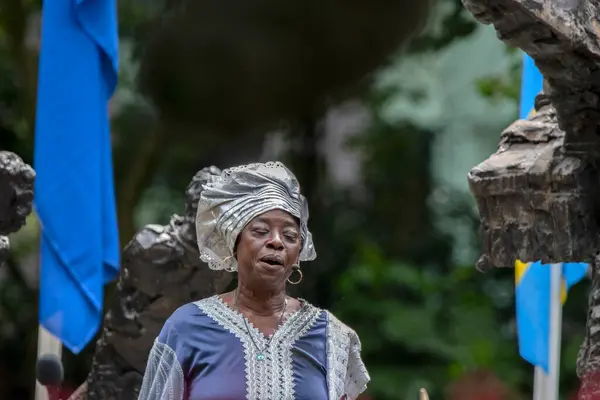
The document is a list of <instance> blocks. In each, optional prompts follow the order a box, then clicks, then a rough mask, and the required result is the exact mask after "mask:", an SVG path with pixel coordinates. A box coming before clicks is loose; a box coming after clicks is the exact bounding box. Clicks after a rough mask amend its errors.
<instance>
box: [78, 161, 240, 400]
mask: <svg viewBox="0 0 600 400" xmlns="http://www.w3.org/2000/svg"><path fill="white" fill-rule="evenodd" d="M217 174H220V170H219V169H218V168H216V167H209V168H204V169H202V170H201V171H199V172H198V173H197V174H196V175H195V176H194V178H193V179H192V181H191V183H190V184H189V186H188V188H187V191H186V204H185V213H184V214H183V216H179V215H173V216H172V217H171V220H170V221H169V224H168V225H164V226H163V225H147V226H146V227H144V228H143V229H142V230H140V231H139V232H138V233H137V234H136V235H135V236H134V238H133V239H132V240H131V241H130V242H129V244H127V246H126V247H125V249H124V251H123V258H122V265H121V268H122V269H121V274H120V277H119V281H118V284H117V289H116V292H115V293H114V295H113V298H112V301H111V305H110V306H109V308H108V310H107V313H106V315H105V318H104V327H103V331H102V335H101V337H100V339H99V340H98V342H97V344H96V353H95V355H94V360H93V364H92V369H91V372H90V374H89V376H88V379H87V382H86V386H87V390H86V391H87V393H86V397H85V398H87V399H98V400H107V399H115V400H131V399H137V393H138V390H139V387H140V384H141V381H142V375H143V372H144V369H145V367H146V361H147V357H148V352H149V350H150V348H151V347H152V343H153V341H154V338H155V337H156V336H158V333H159V332H160V329H161V328H162V325H163V323H164V321H165V320H166V319H167V317H168V316H169V315H171V313H172V312H173V311H175V310H176V309H177V308H178V307H180V306H182V305H184V304H186V303H188V302H190V301H192V300H197V299H201V298H204V297H208V296H210V295H212V294H214V293H216V292H219V291H222V290H224V289H225V287H226V286H227V285H228V284H229V282H230V280H231V274H229V273H227V272H222V271H213V270H211V269H209V268H208V267H206V265H205V264H204V263H202V261H200V259H199V256H198V250H197V246H196V232H195V228H194V219H195V216H196V208H197V204H198V199H199V196H200V192H201V191H202V185H203V184H204V183H206V182H207V181H208V180H209V179H211V176H213V175H217ZM82 391H83V388H82V389H81V390H79V392H78V393H77V394H76V396H81V395H82V393H81V392H82ZM72 398H76V397H72Z"/></svg>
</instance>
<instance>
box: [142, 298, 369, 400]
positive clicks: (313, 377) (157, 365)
mask: <svg viewBox="0 0 600 400" xmlns="http://www.w3.org/2000/svg"><path fill="white" fill-rule="evenodd" d="M369 379H370V378H369V374H368V373H367V370H366V368H365V366H364V364H363V362H362V360H361V358H360V341H359V339H358V336H357V335H356V333H355V332H354V331H353V330H352V329H350V328H349V327H348V326H346V325H344V324H343V323H342V322H340V321H339V320H338V319H337V318H335V317H334V316H333V315H332V314H331V313H330V312H328V311H324V310H320V309H318V308H316V307H314V306H312V305H310V304H309V303H307V302H305V301H303V302H302V307H301V308H300V309H299V310H298V311H296V312H294V313H293V314H292V315H291V316H290V317H289V318H287V319H286V320H285V321H284V322H283V323H282V325H281V326H280V327H279V329H277V331H275V333H274V334H273V337H272V338H266V337H265V336H264V335H263V334H262V333H261V332H260V331H259V330H258V329H256V328H255V327H254V326H252V324H251V323H250V322H249V321H247V320H245V317H244V316H243V315H242V314H241V313H239V312H237V311H235V310H233V309H231V308H230V307H229V306H228V305H227V304H225V303H224V302H223V301H222V300H221V298H220V297H219V296H213V297H209V298H207V299H203V300H200V301H197V302H194V303H189V304H186V305H185V306H183V307H181V308H179V309H178V310H177V311H175V312H174V313H173V315H171V317H169V319H168V320H167V321H166V322H165V325H164V326H163V329H162V331H161V332H160V335H159V336H158V338H157V339H156V340H155V342H154V346H153V347H152V350H151V351H150V357H149V359H148V365H147V367H146V373H145V375H144V380H143V383H142V388H141V391H140V397H139V400H340V399H348V400H353V399H356V398H357V397H358V395H359V394H360V393H361V392H363V391H364V390H365V389H366V386H367V383H368V381H369Z"/></svg>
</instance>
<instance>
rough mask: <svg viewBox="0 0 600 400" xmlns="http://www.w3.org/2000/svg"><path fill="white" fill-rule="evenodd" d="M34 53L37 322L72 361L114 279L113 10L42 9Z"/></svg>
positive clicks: (111, 5)
mask: <svg viewBox="0 0 600 400" xmlns="http://www.w3.org/2000/svg"><path fill="white" fill-rule="evenodd" d="M41 43H42V48H41V54H40V62H39V79H38V95H37V115H36V126H35V130H36V135H35V159H34V166H35V169H36V172H37V179H36V183H35V196H34V204H35V210H36V212H37V215H38V218H39V220H40V223H41V227H42V236H41V245H40V251H41V254H40V262H41V265H40V269H41V270H40V304H39V307H40V308H39V320H40V324H41V325H42V326H43V327H44V328H46V329H47V330H48V331H49V332H50V333H52V334H53V335H55V336H56V337H58V338H59V339H60V340H61V341H62V343H63V345H64V346H65V347H67V348H68V349H69V350H71V351H72V352H73V353H79V352H80V351H81V350H82V349H83V348H84V347H85V346H86V345H87V344H88V343H89V342H90V341H91V340H92V339H93V337H94V335H95V334H96V332H97V331H98V328H99V327H100V324H101V320H102V306H103V297H104V296H103V295H104V285H105V284H106V283H107V282H109V281H111V280H112V279H114V278H115V276H116V275H117V273H118V270H119V253H120V251H119V247H120V246H119V238H118V231H117V216H116V207H115V193H114V184H113V171H112V152H111V140H110V132H109V119H108V100H109V99H110V97H111V96H112V94H113V92H114V90H115V86H116V83H117V71H118V34H117V11H116V0H45V1H44V3H43V21H42V41H41Z"/></svg>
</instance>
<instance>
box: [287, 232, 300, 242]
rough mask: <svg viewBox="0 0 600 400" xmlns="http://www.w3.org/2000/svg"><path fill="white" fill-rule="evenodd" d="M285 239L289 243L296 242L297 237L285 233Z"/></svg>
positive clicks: (293, 234)
mask: <svg viewBox="0 0 600 400" xmlns="http://www.w3.org/2000/svg"><path fill="white" fill-rule="evenodd" d="M284 236H285V238H286V239H287V240H290V241H296V240H297V239H298V235H296V234H295V233H286V234H284Z"/></svg>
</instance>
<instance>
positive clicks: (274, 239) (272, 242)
mask: <svg viewBox="0 0 600 400" xmlns="http://www.w3.org/2000/svg"><path fill="white" fill-rule="evenodd" d="M267 247H268V248H270V249H273V250H283V242H282V241H281V236H280V235H279V233H277V232H274V233H273V234H272V235H271V237H270V238H269V241H268V242H267Z"/></svg>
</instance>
